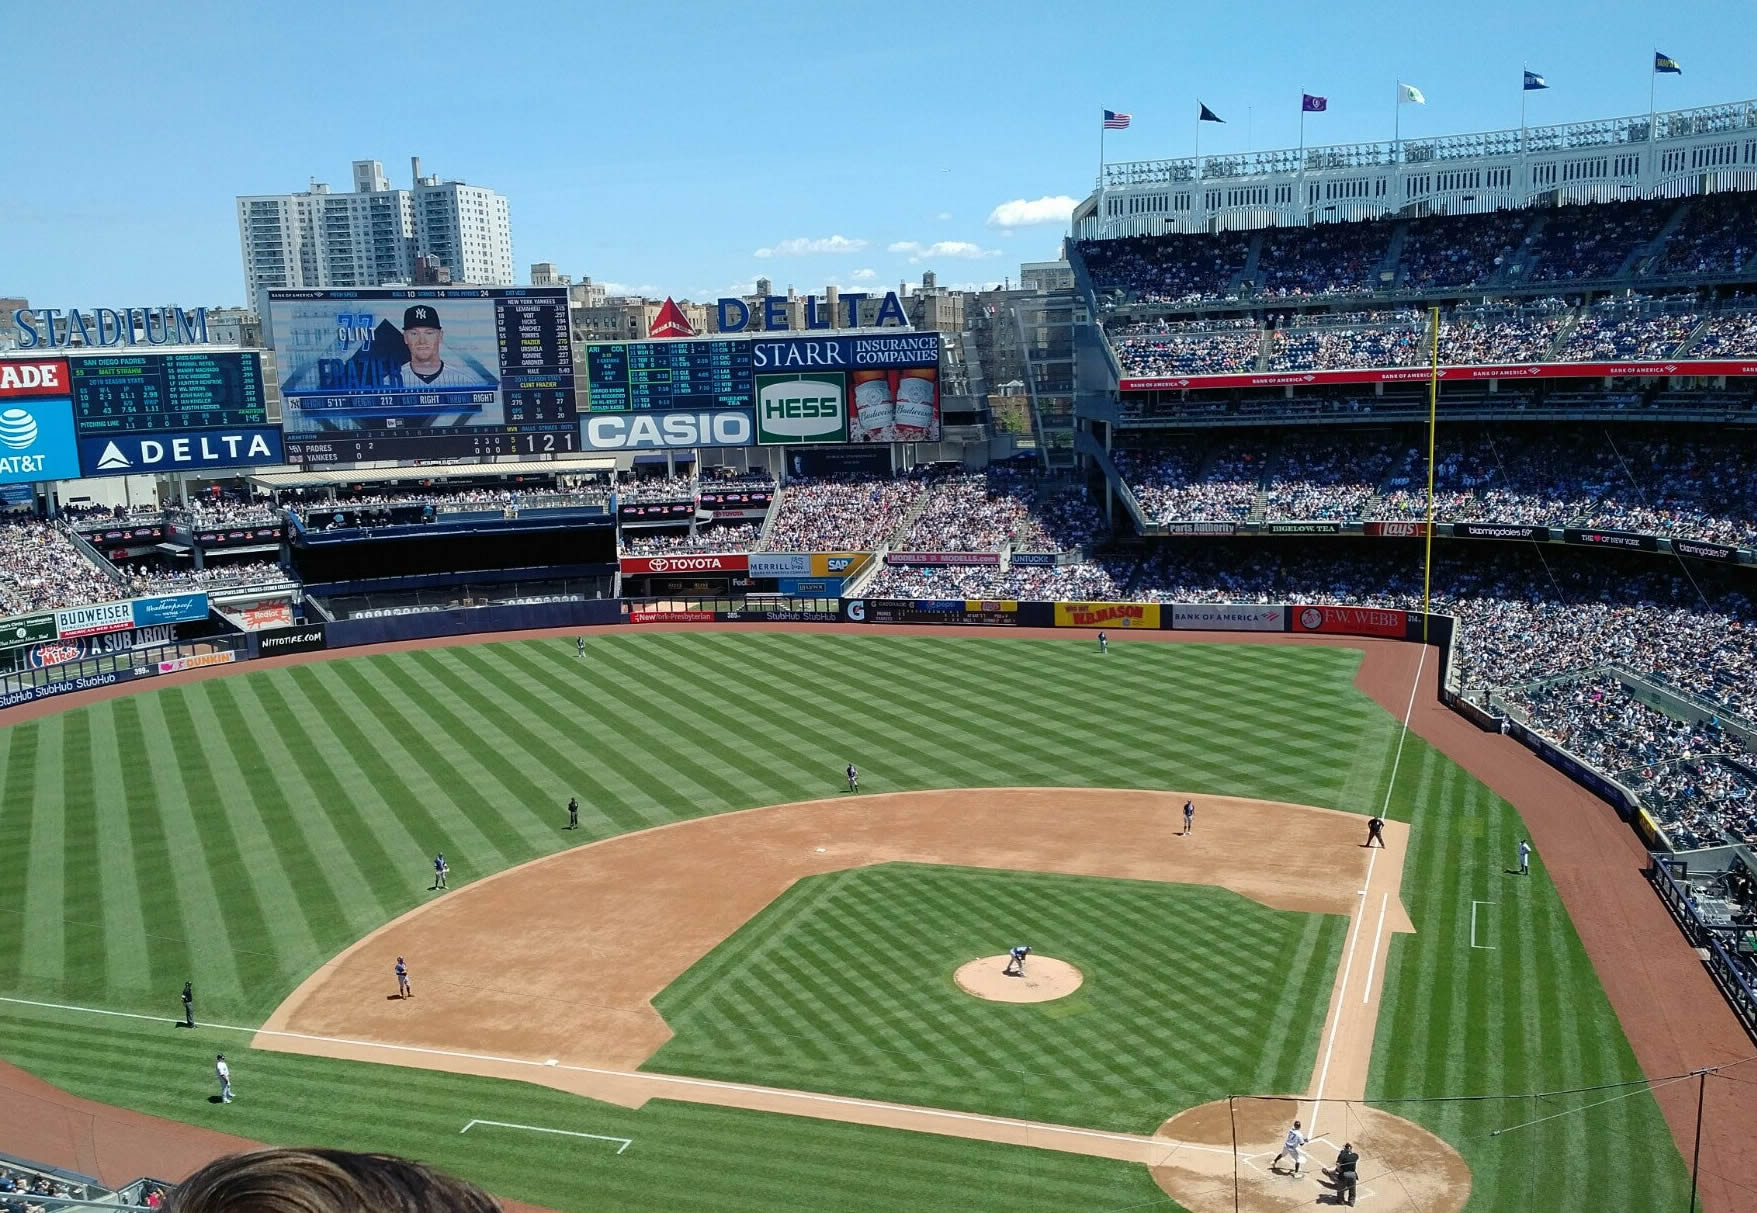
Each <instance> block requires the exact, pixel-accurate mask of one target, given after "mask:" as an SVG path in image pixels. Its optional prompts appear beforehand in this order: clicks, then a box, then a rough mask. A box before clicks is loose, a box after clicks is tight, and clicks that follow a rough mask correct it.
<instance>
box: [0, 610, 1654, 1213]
mask: <svg viewBox="0 0 1757 1213" xmlns="http://www.w3.org/2000/svg"><path fill="white" fill-rule="evenodd" d="M1135 639H1136V638H1133V637H1122V638H1118V640H1117V641H1116V642H1115V643H1113V644H1112V646H1111V651H1110V652H1109V653H1108V654H1105V655H1100V654H1099V653H1098V652H1097V649H1096V645H1095V644H1094V643H1093V642H1092V641H1091V640H1090V638H1084V637H1082V638H1070V639H1060V638H1058V639H1053V640H1051V639H1024V638H1007V637H991V636H988V635H981V636H972V635H965V634H959V635H944V634H941V635H904V634H883V633H880V632H878V631H877V630H876V629H875V630H871V631H866V630H861V631H844V632H836V633H830V632H818V633H809V634H784V633H780V632H767V631H764V632H754V631H746V632H734V631H675V632H672V631H663V632H659V631H655V632H643V631H637V630H631V629H622V630H616V631H607V632H605V633H602V634H595V635H593V636H592V637H591V638H590V639H589V641H588V644H587V650H586V654H585V656H584V657H578V656H576V655H575V652H574V645H573V642H572V639H571V638H547V639H531V640H516V641H508V642H500V643H487V644H476V645H462V646H457V647H432V648H419V649H413V650H409V651H401V652H393V653H383V654H378V655H373V656H366V657H355V658H346V657H336V658H332V659H330V660H322V661H313V662H307V663H303V664H285V665H281V666H279V668H271V669H262V670H258V671H254V672H249V673H241V674H237V675H233V676H229V677H219V678H210V679H206V680H202V681H192V682H189V683H186V684H183V685H177V686H171V687H167V688H165V689H161V690H157V691H153V692H149V693H142V694H136V695H129V696H122V697H117V698H112V699H107V700H104V701H102V702H97V703H92V704H89V705H87V706H81V707H76V708H73V709H71V710H67V711H63V712H59V713H53V714H47V715H43V716H41V717H39V718H36V719H30V720H25V721H22V722H21V723H17V724H13V725H11V726H10V727H6V728H4V729H0V789H3V791H0V795H3V800H0V857H3V862H0V996H4V1000H3V1001H0V1042H3V1044H0V1056H3V1057H4V1059H5V1060H6V1061H9V1062H11V1063H13V1064H14V1065H16V1066H19V1067H21V1068H23V1069H24V1070H27V1071H30V1072H31V1073H33V1074H35V1075H38V1076H40V1077H41V1078H43V1079H46V1080H48V1081H50V1082H52V1083H54V1084H56V1085H58V1086H60V1087H62V1088H65V1089H66V1090H68V1091H70V1092H72V1093H74V1094H75V1095H78V1096H83V1097H86V1098H89V1099H92V1100H96V1101H100V1102H102V1103H105V1104H111V1105H118V1106H120V1107H122V1108H127V1109H133V1110H135V1111H138V1112H143V1113H149V1114H153V1115H156V1116H160V1117H165V1118H169V1119H171V1120H175V1121H180V1122H185V1123H188V1124H191V1125H196V1126H204V1127H207V1128H210V1129H220V1130H223V1131H225V1132H227V1133H230V1134H235V1135H237V1136H239V1137H243V1138H248V1139H252V1140H256V1141H267V1142H277V1143H297V1144H321V1145H332V1146H342V1147H347V1148H354V1149H363V1148H370V1149H376V1150H384V1151H389V1152H394V1153H401V1154H407V1155H412V1156H416V1157H420V1158H423V1159H426V1160H429V1161H431V1162H433V1163H435V1164H437V1165H439V1166H441V1167H444V1168H446V1169H448V1170H451V1171H454V1172H456V1173H459V1174H462V1175H464V1176H467V1177H469V1178H471V1179H474V1180H476V1181H478V1182H480V1183H482V1184H484V1185H485V1186H487V1187H489V1188H490V1189H492V1190H493V1191H495V1192H496V1193H497V1194H499V1195H501V1196H503V1197H508V1198H511V1199H514V1200H517V1201H523V1202H528V1203H531V1204H535V1205H540V1206H545V1207H548V1208H553V1209H566V1210H576V1209H613V1208H614V1209H629V1208H653V1209H659V1208H716V1209H751V1210H755V1209H770V1208H776V1207H794V1208H814V1209H816V1208H823V1209H848V1210H855V1209H873V1210H878V1209H887V1210H889V1209H897V1208H923V1209H928V1208H968V1209H976V1210H980V1209H991V1208H992V1209H997V1210H998V1209H1002V1208H1018V1207H1027V1208H1044V1209H1050V1208H1055V1209H1083V1210H1101V1209H1125V1208H1142V1207H1154V1208H1167V1209H1172V1208H1180V1207H1181V1208H1189V1209H1192V1210H1195V1211H1196V1213H1203V1211H1205V1210H1209V1209H1214V1210H1218V1209H1221V1208H1231V1207H1233V1205H1232V1201H1233V1198H1234V1196H1235V1194H1236V1195H1239V1196H1240V1198H1241V1203H1240V1206H1239V1207H1242V1208H1250V1209H1271V1208H1283V1207H1292V1205H1294V1204H1301V1205H1309V1204H1311V1203H1312V1202H1313V1200H1314V1199H1324V1200H1328V1199H1329V1196H1328V1195H1327V1194H1328V1192H1329V1189H1328V1188H1326V1187H1323V1186H1322V1185H1321V1181H1319V1180H1317V1179H1315V1178H1313V1177H1312V1175H1311V1174H1310V1172H1315V1171H1316V1163H1313V1164H1310V1171H1309V1172H1308V1174H1307V1176H1306V1177H1304V1178H1302V1179H1298V1180H1296V1179H1294V1178H1293V1177H1291V1176H1285V1177H1283V1176H1276V1175H1271V1174H1269V1173H1268V1166H1269V1161H1270V1157H1271V1156H1272V1155H1273V1154H1274V1153H1275V1150H1276V1148H1277V1147H1278V1146H1279V1144H1280V1137H1281V1135H1282V1133H1283V1132H1284V1131H1285V1129H1286V1128H1287V1126H1288V1124H1289V1123H1291V1121H1292V1120H1293V1119H1294V1118H1295V1117H1296V1116H1297V1117H1303V1118H1305V1119H1306V1120H1307V1121H1308V1122H1310V1121H1311V1120H1313V1119H1315V1120H1316V1121H1317V1124H1316V1126H1315V1127H1316V1135H1315V1136H1316V1138H1317V1140H1315V1141H1314V1142H1313V1144H1312V1154H1313V1158H1314V1159H1315V1160H1316V1162H1323V1161H1327V1160H1328V1159H1329V1158H1333V1157H1334V1154H1335V1148H1336V1146H1339V1145H1340V1143H1341V1141H1342V1139H1343V1138H1344V1137H1352V1138H1354V1139H1355V1140H1356V1143H1357V1145H1359V1144H1360V1143H1361V1141H1365V1142H1366V1143H1367V1144H1366V1146H1365V1148H1364V1149H1363V1151H1362V1152H1363V1155H1364V1156H1365V1159H1364V1165H1363V1170H1362V1178H1363V1200H1362V1204H1363V1205H1367V1204H1368V1203H1369V1201H1368V1199H1367V1197H1370V1198H1371V1199H1370V1203H1371V1206H1372V1207H1377V1208H1382V1209H1406V1208H1422V1209H1436V1210H1437V1209H1456V1208H1467V1209H1470V1210H1509V1211H1511V1210H1527V1209H1551V1208H1556V1209H1560V1208H1598V1207H1620V1208H1654V1209H1659V1208H1668V1209H1669V1208H1678V1209H1682V1208H1685V1207H1686V1204H1687V1191H1688V1186H1689V1175H1688V1171H1687V1168H1686V1166H1685V1163H1684V1160H1683V1158H1682V1157H1681V1155H1680V1154H1679V1152H1678V1150H1677V1148H1676V1147H1675V1145H1674V1144H1673V1138H1672V1135H1671V1133H1670V1132H1669V1131H1668V1128H1667V1126H1666V1123H1665V1121H1664V1119H1663V1118H1662V1116H1661V1115H1660V1111H1659V1107H1658V1105H1657V1103H1656V1101H1655V1098H1654V1096H1653V1094H1652V1093H1651V1091H1650V1089H1649V1086H1648V1085H1647V1084H1646V1083H1645V1082H1644V1081H1643V1080H1642V1075H1641V1073H1640V1070H1639V1068H1638V1067H1637V1064H1636V1061H1635V1058H1634V1054H1633V1053H1632V1051H1631V1049H1630V1046H1629V1044H1628V1042H1627V1041H1626V1040H1625V1037H1624V1035H1623V1031H1622V1029H1621V1027H1620V1026H1619V1023H1618V1020H1617V1018H1616V1016H1615V1014H1614V1013H1613V1012H1612V1010H1611V1007H1610V1004H1609V1002H1608V1000H1607V998H1606V996H1605V993H1604V991H1603V989H1602V987H1601V985H1600V982H1599V979H1598V977H1597V975H1596V974H1595V972H1594V970H1593V967H1592V965H1591V963H1590V962H1589V960H1588V958H1587V955H1586V953H1585V950H1584V949H1583V947H1582V945H1581V942H1580V939H1579V937H1578V936H1577V935H1576V932H1575V930H1574V927H1573V925H1572V924H1571V923H1570V921H1569V919H1568V916H1567V913H1566V911H1565V909H1564V907H1563V905H1562V903H1561V901H1560V899H1559V897H1558V895H1557V893H1556V890H1555V888H1554V887H1553V886H1552V884H1551V883H1550V881H1549V879H1548V877H1547V876H1546V874H1545V869H1544V865H1543V862H1542V855H1541V854H1540V855H1539V856H1538V861H1537V862H1536V863H1535V864H1534V867H1533V871H1532V873H1531V874H1530V875H1529V876H1527V877H1520V876H1517V875H1513V874H1511V873H1509V871H1508V869H1509V868H1510V867H1513V866H1514V864H1515V861H1514V847H1515V844H1516V842H1517V840H1518V839H1519V838H1520V837H1521V836H1522V835H1523V834H1524V833H1525V827H1524V825H1523V824H1522V822H1521V821H1520V818H1519V816H1518V814H1517V813H1516V812H1515V811H1514V810H1513V809H1512V808H1511V807H1510V806H1509V805H1508V804H1507V803H1505V802H1504V801H1502V800H1501V799H1499V798H1498V797H1496V796H1495V795H1494V794H1493V793H1491V792H1490V791H1489V790H1488V789H1487V788H1486V787H1484V786H1483V785H1482V784H1481V783H1479V782H1478V781H1477V780H1476V779H1474V778H1472V777H1471V776H1470V775H1468V774H1467V773H1466V772H1465V771H1464V770H1462V769H1461V768H1460V767H1458V766H1456V765H1455V764H1453V763H1452V762H1451V761H1450V760H1449V759H1447V758H1446V757H1445V756H1443V755H1442V754H1440V753H1439V752H1438V751H1437V750H1435V749H1433V748H1431V747H1430V746H1428V745H1427V744H1426V743H1424V742H1423V741H1422V740H1421V739H1420V738H1419V737H1418V736H1416V735H1414V734H1413V733H1410V734H1407V735H1406V734H1405V730H1404V728H1403V721H1402V719H1401V718H1400V717H1399V716H1398V715H1396V714H1394V713H1392V712H1389V711H1387V710H1386V709H1385V708H1383V707H1381V706H1380V705H1379V704H1378V703H1377V702H1375V701H1374V699H1373V698H1371V697H1369V696H1368V695H1367V694H1365V693H1364V692H1363V691H1362V690H1361V689H1360V687H1359V686H1358V685H1357V676H1358V675H1359V674H1360V673H1361V670H1362V662H1363V653H1362V650H1361V649H1360V648H1356V647H1344V646H1336V645H1318V644H1291V645H1280V644H1276V645H1258V644H1189V643H1135V642H1133V641H1134V640H1135ZM1407 652H1408V653H1409V654H1410V657H1409V660H1410V662H1411V663H1413V661H1414V653H1415V650H1414V649H1413V648H1410V649H1409V650H1407ZM850 762H853V763H856V764H857V765H858V766H859V768H860V779H861V792H860V794H859V795H850V794H849V793H848V792H847V790H846V784H845V781H844V780H843V777H842V768H843V767H844V766H845V765H846V764H848V763H850ZM570 796H574V797H577V798H578V800H579V803H580V808H581V813H580V828H579V829H578V830H568V829H565V828H564V827H565V826H566V813H565V808H564V806H565V805H566V802H567V800H568V798H569V797H570ZM1186 799H1192V800H1193V801H1194V803H1195V805H1196V807H1197V814H1196V820H1195V826H1196V828H1195V830H1194V832H1193V833H1192V834H1190V835H1187V836H1186V835H1184V834H1182V833H1181V830H1182V818H1181V812H1180V810H1181V806H1182V805H1183V803H1184V801H1185V800H1186ZM1606 811H1607V812H1608V810H1606ZM1375 813H1382V815H1383V816H1384V817H1386V818H1387V819H1388V820H1389V821H1390V823H1391V825H1390V827H1389V828H1388V829H1387V834H1388V836H1389V843H1390V845H1389V846H1388V847H1387V848H1386V849H1385V850H1383V851H1379V850H1377V849H1374V850H1372V851H1368V850H1365V849H1363V848H1362V847H1361V846H1360V844H1361V842H1362V841H1363V839H1364V837H1365V821H1366V819H1367V818H1368V817H1369V816H1371V815H1373V814H1375ZM437 852H443V853H444V855H445V857H446V859H447V861H448V863H449V866H450V873H449V886H450V887H449V888H447V889H444V890H435V889H433V888H432V887H431V886H432V885H433V883H434V879H433V867H432V860H433V857H434V855H435V854H436V853H437ZM1018 943H1025V944H1030V945H1031V946H1032V948H1033V950H1034V955H1035V956H1041V957H1045V958H1054V959H1058V960H1060V961H1063V962H1066V964H1068V965H1070V966H1072V967H1073V968H1074V969H1075V970H1077V971H1078V974H1079V978H1080V982H1079V985H1078V988H1077V989H1074V990H1072V991H1070V992H1066V993H1065V995H1064V996H1058V997H1051V998H1049V999H1048V1000H1046V1001H1041V1002H1023V1003H1002V1002H995V1001H990V1000H987V999H984V998H978V997H973V996H972V995H971V994H969V993H967V992H966V991H965V990H964V989H963V988H962V987H961V986H960V985H959V984H958V982H956V981H954V976H953V975H954V972H955V971H956V970H958V969H959V968H960V967H961V966H963V965H966V964H968V963H970V962H973V961H976V960H979V959H982V958H988V957H995V956H997V955H998V954H1002V953H1005V952H1006V950H1007V949H1008V948H1009V947H1010V946H1012V945H1014V944H1018ZM397 955H403V956H406V957H407V960H408V963H409V967H410V970H411V973H412V976H413V983H414V997H413V998H410V999H400V998H397V997H395V991H396V986H395V981H394V978H393V977H392V975H391V968H390V966H391V964H392V963H393V961H394V957H395V956H397ZM1028 966H1029V962H1028ZM185 980H190V981H193V983H194V986H195V991H196V1018H197V1020H198V1024H199V1026H198V1027H197V1028H196V1029H195V1030H193V1031H191V1030H187V1029H182V1028H179V1027H176V1026H174V1021H175V1020H177V1019H178V1018H180V1016H181V1007H180V1004H179V1003H178V999H177V995H178V991H179V990H180V989H181V988H182V985H183V982H184V981H185ZM217 1051H224V1052H226V1053H227V1055H228V1058H229V1059H230V1061H231V1065H232V1072H233V1081H234V1084H235V1086H236V1088H237V1091H238V1099H237V1101H236V1102H235V1103H232V1104H229V1105H221V1104H218V1103H217V1102H211V1101H210V1096H213V1095H214V1093H215V1090H216V1087H215V1085H214V1083H213V1081H212V1066H213V1058H214V1054H215V1053H216V1052H217ZM31 1098H32V1097H30V1096H28V1095H23V1094H19V1093H17V1092H14V1093H13V1094H12V1095H11V1096H7V1095H5V1094H0V1100H4V1101H6V1102H8V1104H9V1106H10V1107H11V1108H12V1114H13V1115H14V1116H18V1115H21V1112H20V1109H24V1110H25V1112H28V1108H29V1106H30V1101H31ZM1232 1135H1237V1136H1238V1139H1239V1145H1238V1147H1237V1149H1236V1150H1235V1149H1234V1148H1233V1147H1232V1145H1231V1142H1230V1138H1231V1136H1232ZM1375 1143H1382V1148H1381V1149H1380V1150H1379V1152H1378V1155H1377V1161H1375V1154H1374V1144H1375ZM7 1148H8V1147H7V1145H6V1143H5V1142H4V1141H0V1150H4V1149H7ZM1326 1150H1327V1151H1328V1153H1327V1154H1326Z"/></svg>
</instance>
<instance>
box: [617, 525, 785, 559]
mask: <svg viewBox="0 0 1757 1213" xmlns="http://www.w3.org/2000/svg"><path fill="white" fill-rule="evenodd" d="M762 532H763V528H762V524H761V523H757V522H744V523H723V524H720V525H717V526H701V527H698V528H696V531H695V533H694V534H689V533H688V532H684V533H682V534H678V533H672V534H664V533H662V532H657V531H651V530H646V531H637V530H624V531H623V532H622V536H621V539H620V541H619V545H618V546H619V548H620V550H621V551H622V553H623V554H624V555H626V556H662V555H665V554H667V553H671V552H745V551H749V550H750V548H751V546H752V545H753V544H755V543H756V541H757V539H758V537H759V536H761V535H762Z"/></svg>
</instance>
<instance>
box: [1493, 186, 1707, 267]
mask: <svg viewBox="0 0 1757 1213" xmlns="http://www.w3.org/2000/svg"><path fill="white" fill-rule="evenodd" d="M1677 205H1678V203H1677V202H1676V201H1675V200H1674V199H1670V198H1655V199H1643V200H1640V201H1633V202H1616V203H1598V204H1594V205H1586V206H1566V207H1561V208H1559V209H1558V210H1556V211H1554V212H1551V213H1550V215H1549V216H1548V219H1547V221H1546V222H1545V223H1544V226H1543V229H1542V230H1541V231H1540V232H1539V233H1538V234H1537V236H1536V238H1535V239H1533V240H1532V242H1531V248H1530V250H1529V253H1528V255H1527V257H1526V264H1527V266H1528V267H1529V268H1528V270H1527V272H1526V280H1527V281H1530V282H1590V281H1594V280H1598V279H1603V278H1609V277H1610V276H1611V275H1613V274H1615V273H1616V272H1617V271H1618V270H1620V269H1621V268H1622V267H1623V263H1624V262H1625V261H1627V260H1628V259H1629V257H1630V255H1631V254H1633V253H1634V252H1636V251H1637V250H1638V249H1640V248H1642V247H1643V246H1644V245H1647V244H1651V243H1652V242H1653V239H1654V237H1655V236H1658V235H1659V232H1660V229H1661V228H1662V227H1664V226H1665V221H1666V219H1667V218H1668V217H1669V216H1670V214H1671V211H1672V209H1673V208H1674V207H1676V206H1677Z"/></svg>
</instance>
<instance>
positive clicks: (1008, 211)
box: [988, 194, 1078, 227]
mask: <svg viewBox="0 0 1757 1213" xmlns="http://www.w3.org/2000/svg"><path fill="white" fill-rule="evenodd" d="M1076 205H1078V203H1077V202H1076V201H1075V200H1074V199H1072V198H1070V197H1068V196H1067V195H1066V194H1056V195H1054V196H1053V197H1051V196H1050V195H1048V194H1045V195H1044V196H1043V197H1041V198H1037V199H1034V200H1027V199H1024V198H1015V199H1013V200H1012V201H1011V202H1003V203H1001V204H1000V205H999V206H997V207H995V208H994V209H993V210H992V211H990V212H988V226H989V227H1030V226H1032V225H1033V224H1038V223H1066V222H1067V221H1068V220H1069V219H1070V218H1072V217H1073V214H1074V207H1075V206H1076Z"/></svg>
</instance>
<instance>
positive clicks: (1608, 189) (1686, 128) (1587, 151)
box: [1073, 100, 1757, 240]
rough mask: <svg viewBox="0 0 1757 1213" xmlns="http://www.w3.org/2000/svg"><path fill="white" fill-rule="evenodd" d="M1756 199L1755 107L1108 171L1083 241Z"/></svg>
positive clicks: (1086, 209)
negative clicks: (1645, 202)
mask: <svg viewBox="0 0 1757 1213" xmlns="http://www.w3.org/2000/svg"><path fill="white" fill-rule="evenodd" d="M1749 189H1757V100H1754V101H1734V102H1728V103H1726V104H1723V105H1711V106H1705V107H1703V108H1700V109H1689V110H1671V111H1664V112H1660V113H1655V114H1641V115H1638V116H1636V117H1632V118H1605V119H1599V120H1595V121H1590V122H1569V123H1562V124H1560V125H1556V126H1533V127H1527V128H1518V127H1515V128H1513V129H1511V130H1504V131H1488V132H1484V133H1481V134H1475V135H1441V136H1438V137H1434V138H1424V139H1400V140H1387V141H1385V142H1382V143H1339V144H1331V145H1327V146H1324V147H1307V148H1305V149H1303V150H1301V149H1298V148H1284V149H1282V150H1279V151H1262V152H1246V153H1244V154H1242V155H1241V154H1233V155H1222V156H1203V157H1201V159H1200V160H1198V159H1197V158H1196V157H1194V156H1187V157H1183V158H1181V159H1171V160H1131V161H1123V162H1119V163H1115V164H1106V165H1105V166H1104V169H1103V172H1102V174H1101V175H1100V177H1099V181H1098V188H1097V189H1096V190H1094V191H1093V192H1092V194H1091V195H1090V196H1089V197H1087V198H1086V200H1085V201H1084V202H1082V203H1080V205H1079V206H1078V207H1076V208H1075V209H1074V217H1073V231H1074V236H1075V238H1076V239H1081V240H1095V239H1096V240H1102V239H1109V238H1114V237H1119V236H1152V235H1161V234H1165V233H1175V232H1189V233H1199V232H1214V231H1228V230H1239V229H1249V228H1261V227H1286V226H1300V225H1306V224H1313V223H1331V222H1343V221H1349V220H1361V219H1379V218H1384V217H1386V216H1391V215H1431V214H1470V213H1475V212H1479V211H1495V210H1506V209H1510V208H1514V207H1525V206H1554V205H1561V204H1567V203H1583V202H1611V201H1619V200H1628V199H1637V198H1674V197H1682V196H1684V195H1688V194H1707V193H1715V192H1719V191H1723V190H1749Z"/></svg>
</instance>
